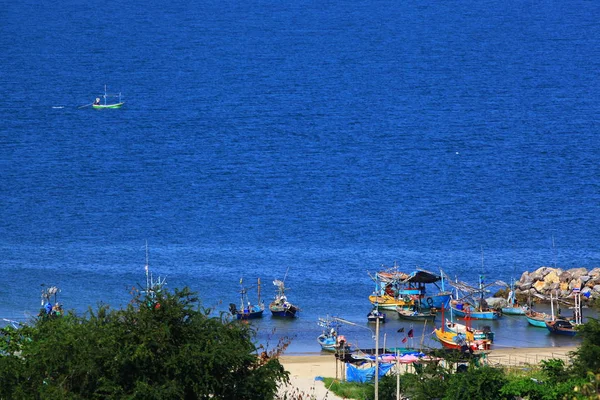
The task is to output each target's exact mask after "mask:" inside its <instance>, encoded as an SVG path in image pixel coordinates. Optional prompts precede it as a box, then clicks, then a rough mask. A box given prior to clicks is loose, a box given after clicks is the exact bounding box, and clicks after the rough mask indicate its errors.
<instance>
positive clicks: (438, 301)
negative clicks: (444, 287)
mask: <svg viewBox="0 0 600 400" xmlns="http://www.w3.org/2000/svg"><path fill="white" fill-rule="evenodd" d="M451 297H452V294H451V293H450V292H447V293H446V292H444V293H438V294H434V295H433V296H426V297H425V300H424V302H423V306H425V304H427V305H428V306H429V307H431V308H437V309H438V310H440V309H442V308H448V306H449V304H450V299H451ZM429 299H431V301H430V300H429Z"/></svg>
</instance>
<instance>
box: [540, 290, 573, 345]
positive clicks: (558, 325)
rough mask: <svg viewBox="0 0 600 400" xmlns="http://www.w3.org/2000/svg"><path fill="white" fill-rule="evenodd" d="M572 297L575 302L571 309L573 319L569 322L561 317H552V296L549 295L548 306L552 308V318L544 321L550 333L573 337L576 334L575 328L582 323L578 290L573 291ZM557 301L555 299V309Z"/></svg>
mask: <svg viewBox="0 0 600 400" xmlns="http://www.w3.org/2000/svg"><path fill="white" fill-rule="evenodd" d="M572 296H573V298H574V300H575V304H574V305H573V306H572V307H571V308H572V309H573V319H572V320H569V319H567V318H564V317H561V316H560V315H559V316H558V317H554V303H553V301H552V294H550V305H551V307H552V316H553V317H552V319H551V320H546V328H548V330H549V331H550V333H556V334H559V335H565V336H575V335H576V334H577V327H578V326H579V325H581V323H582V315H581V309H582V307H581V292H580V289H579V288H575V289H573V293H572ZM558 301H559V299H558V298H556V303H557V308H558ZM557 314H558V312H557Z"/></svg>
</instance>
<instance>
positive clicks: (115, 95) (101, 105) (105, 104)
mask: <svg viewBox="0 0 600 400" xmlns="http://www.w3.org/2000/svg"><path fill="white" fill-rule="evenodd" d="M101 97H102V99H104V101H102V99H101V98H100V97H96V100H95V101H94V102H93V103H92V107H93V108H95V109H97V110H101V109H103V108H121V106H122V105H123V104H125V102H124V101H122V100H121V92H119V93H107V92H106V85H104V94H103V95H102V96H101ZM117 98H118V99H119V100H118V101H117V102H116V103H109V102H108V101H109V99H117Z"/></svg>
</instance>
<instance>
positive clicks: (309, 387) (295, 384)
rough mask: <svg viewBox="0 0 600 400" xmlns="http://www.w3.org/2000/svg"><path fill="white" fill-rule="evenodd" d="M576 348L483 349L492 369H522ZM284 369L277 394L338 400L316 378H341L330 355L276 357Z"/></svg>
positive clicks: (339, 371)
mask: <svg viewBox="0 0 600 400" xmlns="http://www.w3.org/2000/svg"><path fill="white" fill-rule="evenodd" d="M576 349H577V346H565V347H511V348H502V349H494V350H486V351H485V352H484V353H486V354H487V359H488V362H489V364H490V365H492V366H503V367H514V368H519V367H525V366H527V365H535V364H539V362H540V361H542V360H548V359H552V358H559V359H562V360H564V361H565V362H568V360H569V359H570V357H569V353H570V352H572V351H574V350H576ZM279 360H280V362H281V364H282V365H283V366H284V368H285V370H286V371H288V372H289V373H290V384H289V385H286V386H284V387H282V388H280V392H290V393H293V392H302V393H306V394H311V395H314V396H315V397H316V398H325V396H327V398H328V399H341V398H340V397H337V396H335V395H334V394H333V393H332V392H330V391H328V390H327V388H325V385H324V384H323V381H322V380H320V379H319V377H329V378H341V367H340V364H337V365H336V359H335V356H334V354H333V353H329V354H326V353H306V354H301V355H295V354H290V355H286V354H283V355H281V356H280V357H279Z"/></svg>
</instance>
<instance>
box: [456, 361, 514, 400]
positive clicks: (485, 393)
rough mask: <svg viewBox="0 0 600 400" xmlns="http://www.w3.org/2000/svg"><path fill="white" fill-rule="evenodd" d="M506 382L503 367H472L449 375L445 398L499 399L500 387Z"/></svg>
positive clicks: (457, 399)
mask: <svg viewBox="0 0 600 400" xmlns="http://www.w3.org/2000/svg"><path fill="white" fill-rule="evenodd" d="M506 382H507V380H506V378H505V376H504V371H503V370H502V369H499V368H492V367H487V366H486V367H480V368H472V367H471V368H469V369H468V371H466V372H464V373H456V374H453V375H451V376H450V377H449V379H448V386H447V389H446V393H445V395H444V399H446V400H453V399H456V400H460V399H471V400H476V399H481V400H486V399H499V398H501V396H500V389H501V388H502V387H503V386H504V385H505V384H506Z"/></svg>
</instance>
